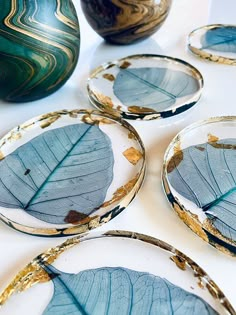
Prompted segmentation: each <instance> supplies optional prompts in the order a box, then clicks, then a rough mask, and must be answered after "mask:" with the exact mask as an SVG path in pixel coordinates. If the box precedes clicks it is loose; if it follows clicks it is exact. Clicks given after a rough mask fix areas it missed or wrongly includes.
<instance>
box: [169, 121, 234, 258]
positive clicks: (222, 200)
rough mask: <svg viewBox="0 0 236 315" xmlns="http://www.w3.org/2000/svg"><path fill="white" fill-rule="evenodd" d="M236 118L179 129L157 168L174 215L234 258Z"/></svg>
mask: <svg viewBox="0 0 236 315" xmlns="http://www.w3.org/2000/svg"><path fill="white" fill-rule="evenodd" d="M235 136H236V117H235V116H232V117H216V118H210V119H208V120H204V121H202V122H198V123H195V124H193V125H191V126H189V127H187V128H186V129H184V130H183V131H181V132H180V133H179V134H178V135H177V136H176V137H175V138H174V139H173V141H172V142H171V144H170V145H169V147H168V149H167V151H166V154H165V158H164V167H163V183H164V190H165V193H166V195H167V197H168V199H169V201H170V203H171V204H172V206H173V208H174V209H175V211H176V212H177V213H178V215H179V217H180V218H181V219H182V220H183V221H184V222H185V223H186V224H187V225H188V226H189V227H190V228H191V229H192V230H193V231H194V232H195V233H197V234H198V235H199V236H200V237H202V238H203V239H204V240H205V241H207V242H209V243H210V244H211V245H213V246H215V247H216V248H217V249H220V250H221V251H223V252H225V253H229V254H231V255H235V254H236V137H235Z"/></svg>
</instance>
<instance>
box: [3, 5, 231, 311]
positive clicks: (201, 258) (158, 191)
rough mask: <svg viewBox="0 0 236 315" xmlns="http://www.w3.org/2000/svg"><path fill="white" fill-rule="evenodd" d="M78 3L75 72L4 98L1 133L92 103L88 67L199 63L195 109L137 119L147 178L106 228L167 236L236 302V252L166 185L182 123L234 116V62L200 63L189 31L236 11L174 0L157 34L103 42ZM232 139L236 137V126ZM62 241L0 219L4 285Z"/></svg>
mask: <svg viewBox="0 0 236 315" xmlns="http://www.w3.org/2000/svg"><path fill="white" fill-rule="evenodd" d="M74 2H75V6H76V8H77V10H78V16H79V20H80V26H81V50H80V58H79V62H78V65H77V68H76V70H75V72H74V74H73V75H72V77H71V79H70V80H69V81H68V82H67V83H66V85H64V86H63V87H62V88H61V89H60V90H59V91H57V92H56V93H54V94H53V95H51V96H49V97H47V98H45V99H42V100H39V101H35V102H32V103H27V104H7V103H4V102H1V103H0V136H3V135H4V134H5V133H6V132H7V131H9V130H10V129H11V128H13V127H15V126H16V125H18V124H20V123H23V122H24V121H25V120H28V119H29V118H32V117H33V116H36V115H39V114H43V113H46V112H50V111H54V110H57V109H64V108H92V106H91V105H89V102H88V99H87V94H86V93H87V92H86V79H87V77H88V75H89V73H90V71H91V70H92V69H93V68H94V67H95V66H97V65H99V64H100V63H102V62H106V61H109V60H113V59H114V58H119V57H124V56H126V55H130V54H134V53H135V54H136V53H154V54H155V53H156V54H165V55H169V56H172V57H177V58H181V59H184V60H186V61H188V62H189V63H191V64H192V65H194V66H195V67H197V68H198V69H199V70H200V72H201V73H202V75H203V77H204V80H205V86H204V90H203V94H202V98H201V100H200V101H199V102H198V104H197V105H196V106H195V107H194V108H192V109H190V110H189V111H187V112H186V113H184V114H181V115H178V116H175V117H173V118H169V119H165V120H159V121H158V120H156V121H149V122H137V121H136V122H133V121H131V124H132V125H133V126H134V127H135V128H136V129H137V131H138V132H139V134H140V136H141V138H142V139H143V142H144V144H145V147H146V151H147V175H146V180H145V182H144V185H143V187H142V189H141V190H140V192H139V194H138V196H137V197H136V199H135V200H134V201H133V202H132V204H131V205H130V206H129V207H128V208H127V209H126V210H124V211H123V212H122V213H121V214H120V215H119V216H117V217H116V218H115V219H114V220H113V221H111V222H109V223H107V224H106V225H104V226H102V227H101V228H100V230H108V229H123V230H124V229H126V230H134V231H138V232H142V233H145V234H150V235H152V236H155V237H157V238H160V239H162V240H165V241H166V242H168V243H170V244H171V245H173V246H175V247H176V248H178V249H179V250H181V251H183V252H184V253H185V254H187V255H188V256H190V257H191V258H192V259H193V260H195V261H196V262H197V263H198V264H199V265H200V266H201V267H203V269H205V271H206V272H207V273H208V274H209V275H210V276H211V277H212V278H213V280H214V281H215V282H216V283H217V284H218V285H219V287H220V288H221V289H222V290H223V291H224V293H225V294H226V296H227V297H228V298H229V300H230V301H231V303H232V305H233V306H234V307H235V308H236V294H235V293H236V272H235V263H236V260H235V259H236V258H232V257H229V256H227V255H225V254H223V253H221V252H219V251H217V250H216V249H215V248H213V247H212V246H210V245H209V244H207V243H206V242H204V241H203V240H201V239H200V238H199V237H198V236H196V235H195V234H194V233H193V232H192V231H191V230H190V229H189V228H188V227H187V226H186V225H185V224H184V223H183V222H182V221H181V220H180V219H179V218H178V216H177V215H176V213H175V212H174V211H173V210H172V208H171V206H170V205H169V203H168V202H167V200H166V197H165V195H164V192H163V189H162V186H161V169H162V163H163V156H164V152H165V150H166V148H167V146H168V144H169V142H170V141H171V140H172V138H173V137H174V136H175V135H176V134H177V133H178V132H179V131H180V130H181V129H183V128H184V127H186V126H187V125H189V124H191V123H192V122H195V121H197V120H201V119H205V118H208V117H211V116H219V115H236V102H235V99H236V97H235V82H236V67H233V66H226V65H219V64H214V63H210V62H206V61H202V60H200V59H197V58H196V57H195V56H193V55H191V53H189V52H188V51H187V49H186V37H187V35H188V33H189V32H191V31H192V30H193V29H195V28H197V27H200V26H202V25H205V24H207V23H208V22H211V23H213V22H219V17H220V18H222V16H223V17H224V22H229V23H232V22H233V21H232V19H230V17H229V21H228V20H227V16H228V15H227V5H226V4H227V1H222V0H221V1H217V0H216V1H215V4H216V5H221V4H220V2H221V3H222V2H224V4H225V6H224V8H223V9H221V10H220V11H217V10H216V7H214V8H211V10H212V11H211V14H210V11H209V8H210V6H209V2H208V1H206V0H191V1H189V0H174V1H173V6H172V9H171V12H170V15H169V17H168V19H167V20H166V22H165V23H164V25H163V26H162V28H161V29H160V30H159V31H158V32H157V33H156V34H155V35H153V36H152V37H151V38H149V39H147V40H145V41H143V42H141V43H139V44H135V45H129V46H111V45H108V44H105V42H104V41H103V39H101V38H100V37H99V36H98V35H97V34H96V33H95V32H94V31H93V30H92V29H91V28H90V26H89V25H88V24H87V22H86V21H85V18H84V16H83V15H82V13H81V10H80V6H79V1H78V0H75V1H74ZM229 2H232V1H229ZM229 12H232V10H229ZM234 13H235V10H234ZM214 19H215V20H214ZM232 137H236V132H235V134H234V135H232ZM62 241H63V239H62V238H57V239H50V238H38V237H34V236H30V235H24V234H21V233H19V232H16V231H14V230H12V229H10V228H9V227H7V226H5V225H4V224H2V223H0V253H1V256H0V289H1V290H2V289H3V288H4V287H5V285H6V284H7V283H8V282H9V280H10V279H11V278H12V277H13V275H15V273H16V272H17V271H18V270H19V269H21V268H22V267H23V266H24V265H25V264H27V263H28V262H29V261H30V260H31V259H32V258H34V257H35V256H36V255H37V254H39V253H40V252H42V251H45V250H46V249H47V248H48V247H51V246H55V245H57V244H59V243H61V242H62ZM154 263H155V262H154ZM0 313H1V312H0ZM9 315H10V314H9ZM26 315H30V314H26Z"/></svg>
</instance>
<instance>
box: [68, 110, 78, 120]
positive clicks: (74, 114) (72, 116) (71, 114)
mask: <svg viewBox="0 0 236 315" xmlns="http://www.w3.org/2000/svg"><path fill="white" fill-rule="evenodd" d="M69 116H70V117H71V118H77V117H78V114H77V113H75V112H73V111H71V112H69Z"/></svg>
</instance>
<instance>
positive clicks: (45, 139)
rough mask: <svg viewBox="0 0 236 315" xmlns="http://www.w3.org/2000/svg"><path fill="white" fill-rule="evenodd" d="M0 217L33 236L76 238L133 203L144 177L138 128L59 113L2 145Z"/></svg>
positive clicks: (80, 113) (86, 114) (95, 115)
mask: <svg viewBox="0 0 236 315" xmlns="http://www.w3.org/2000/svg"><path fill="white" fill-rule="evenodd" d="M0 156H1V160H0V219H1V220H2V221H4V222H5V223H6V224H8V225H9V226H10V227H12V228H14V229H17V230H20V231H22V232H25V233H30V234H34V235H47V236H63V235H71V234H80V233H84V232H87V231H88V230H90V229H93V228H95V227H98V226H99V225H101V224H103V223H105V222H108V221H109V220H110V219H112V218H113V217H114V216H116V215H117V214H119V213H120V212H121V211H122V210H123V209H125V207H126V206H127V205H128V204H129V203H130V202H131V200H132V199H133V198H134V196H135V195H136V193H137V192H138V190H139V188H140V186H141V184H142V181H143V178H144V172H145V152H144V147H143V144H142V141H141V139H140V138H139V136H138V134H137V132H136V131H135V129H134V128H133V127H132V126H130V125H129V124H128V123H127V122H125V121H123V120H121V119H119V118H114V117H112V116H110V115H108V114H102V113H101V112H97V111H86V110H71V111H69V110H63V111H58V112H52V113H49V114H45V115H42V116H39V117H36V118H33V119H31V120H30V121H27V122H26V123H24V124H22V125H20V126H18V127H16V128H14V129H13V130H12V131H11V132H9V133H8V134H7V135H6V136H5V137H3V138H2V139H1V141H0Z"/></svg>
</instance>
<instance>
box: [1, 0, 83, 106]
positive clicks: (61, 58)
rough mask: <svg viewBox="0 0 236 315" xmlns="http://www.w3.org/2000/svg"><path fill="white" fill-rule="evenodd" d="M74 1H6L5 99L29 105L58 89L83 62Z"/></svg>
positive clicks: (3, 13) (3, 3) (3, 37)
mask: <svg viewBox="0 0 236 315" xmlns="http://www.w3.org/2000/svg"><path fill="white" fill-rule="evenodd" d="M79 48H80V29H79V22H78V18H77V14H76V10H75V8H74V6H73V3H72V1H71V0H50V1H48V0H6V1H1V10H0V99H3V100H6V101H10V102H27V101H34V100H36V99H40V98H43V97H45V96H48V95H49V94H51V93H53V92H55V91H56V90H58V89H59V88H60V87H61V86H62V85H63V84H64V83H65V82H66V81H67V79H68V78H69V77H70V76H71V74H72V72H73V71H74V69H75V66H76V64H77V61H78V57H79Z"/></svg>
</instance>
